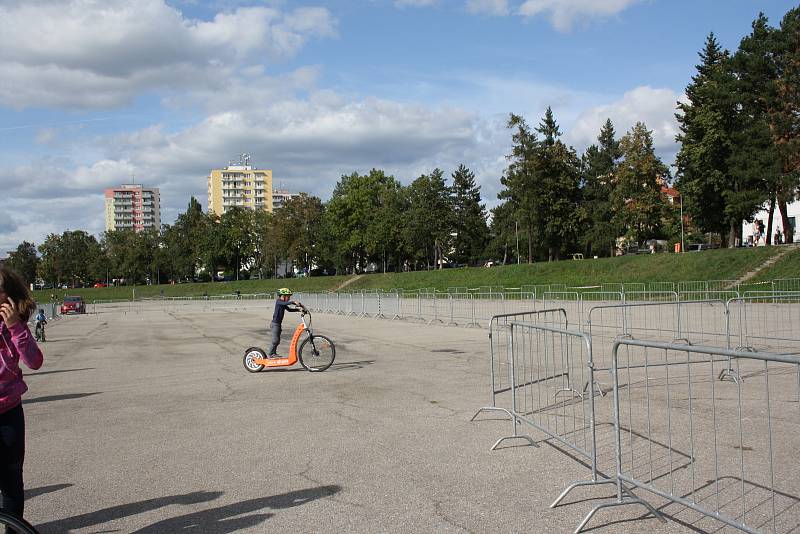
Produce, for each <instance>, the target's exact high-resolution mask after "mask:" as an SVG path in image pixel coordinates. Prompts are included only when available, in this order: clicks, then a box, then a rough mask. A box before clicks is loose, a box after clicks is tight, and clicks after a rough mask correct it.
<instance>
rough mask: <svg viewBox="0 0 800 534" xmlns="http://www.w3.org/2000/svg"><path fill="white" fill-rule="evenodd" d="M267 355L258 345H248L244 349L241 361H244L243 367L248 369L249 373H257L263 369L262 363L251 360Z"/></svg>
mask: <svg viewBox="0 0 800 534" xmlns="http://www.w3.org/2000/svg"><path fill="white" fill-rule="evenodd" d="M266 357H267V355H266V354H265V353H264V351H263V350H261V349H259V348H258V347H250V348H249V349H247V350H246V351H244V359H243V361H242V363H244V368H245V369H247V370H248V371H250V372H251V373H257V372H259V371H262V370H263V369H264V365H263V364H260V363H255V362H254V361H253V360H254V359H256V358H266Z"/></svg>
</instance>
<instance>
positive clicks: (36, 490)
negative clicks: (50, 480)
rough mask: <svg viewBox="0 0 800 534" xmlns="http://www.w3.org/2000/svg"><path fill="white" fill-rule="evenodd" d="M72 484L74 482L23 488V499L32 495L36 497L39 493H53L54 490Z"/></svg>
mask: <svg viewBox="0 0 800 534" xmlns="http://www.w3.org/2000/svg"><path fill="white" fill-rule="evenodd" d="M72 486H74V484H52V485H50V486H41V487H38V488H28V489H26V490H25V499H32V498H34V497H38V496H39V495H45V494H47V493H53V492H54V491H60V490H62V489H67V488H71V487H72Z"/></svg>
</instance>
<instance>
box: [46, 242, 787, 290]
mask: <svg viewBox="0 0 800 534" xmlns="http://www.w3.org/2000/svg"><path fill="white" fill-rule="evenodd" d="M775 252H776V249H775V248H772V247H760V248H750V249H738V250H708V251H703V252H692V253H687V254H654V255H641V256H623V257H621V258H607V259H597V260H582V261H572V260H567V261H560V262H553V263H536V264H533V265H507V266H505V267H492V268H488V269H487V268H483V267H469V268H463V269H445V270H442V271H417V272H412V273H387V274H371V275H365V276H362V277H360V278H359V279H357V280H356V281H355V282H353V283H352V284H350V285H349V286H348V287H347V289H348V290H359V289H391V288H406V289H419V288H430V287H435V288H436V289H439V290H442V291H444V290H446V289H447V288H448V287H467V288H476V287H481V286H494V287H521V286H523V285H536V284H549V283H562V284H566V285H568V286H580V285H596V284H599V283H601V282H651V281H672V282H677V281H684V280H731V279H737V278H738V277H740V276H741V275H743V274H744V273H746V272H748V271H749V270H751V269H752V268H754V267H756V266H758V265H760V264H761V263H762V262H763V261H765V260H766V259H767V258H769V257H770V256H772V255H773V254H775ZM797 277H800V250H797V251H793V252H792V253H790V254H788V255H787V256H786V257H784V258H782V259H781V260H780V261H778V262H777V263H776V264H775V265H774V266H773V267H772V268H771V269H769V270H768V271H765V272H763V273H760V276H759V279H764V280H767V279H769V280H771V279H773V278H797ZM347 279H348V277H345V276H322V277H314V278H299V279H292V280H243V281H240V282H217V283H213V284H212V283H206V284H178V285H174V286H171V285H160V286H137V287H136V297H137V298H146V297H158V296H160V295H161V294H162V293H161V292H162V291H163V295H164V296H165V297H180V296H200V295H202V294H203V293H204V292H208V294H209V295H220V294H227V295H230V294H232V293H234V292H235V291H236V290H237V289H238V290H239V291H241V292H242V293H243V294H248V293H270V292H274V291H275V290H276V289H277V288H279V287H283V286H289V287H291V288H292V289H294V290H295V291H328V290H332V289H334V288H336V287H338V286H339V285H340V284H342V282H344V281H345V280H347ZM52 292H53V291H51V290H45V291H37V292H36V298H37V299H40V302H48V301H49V299H50V293H52ZM55 293H56V296H57V298H58V299H59V300H61V298H62V297H63V296H64V295H65V294H78V295H83V297H84V298H85V299H86V300H87V301H90V302H91V301H93V300H106V299H129V298H130V297H131V294H132V290H131V288H130V287H121V288H98V289H68V290H58V291H55Z"/></svg>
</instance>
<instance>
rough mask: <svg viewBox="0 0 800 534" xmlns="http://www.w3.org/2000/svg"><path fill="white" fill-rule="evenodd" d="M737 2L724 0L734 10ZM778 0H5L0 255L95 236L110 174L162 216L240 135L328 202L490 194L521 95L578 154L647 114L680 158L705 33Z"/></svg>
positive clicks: (772, 14) (740, 23)
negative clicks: (681, 111)
mask: <svg viewBox="0 0 800 534" xmlns="http://www.w3.org/2000/svg"><path fill="white" fill-rule="evenodd" d="M723 6H724V7H723ZM796 6H797V4H796V2H789V1H783V0H763V1H761V2H756V1H753V0H727V1H726V2H724V3H723V2H719V1H712V0H695V1H693V2H689V1H683V0H672V1H667V0H395V1H393V0H364V1H344V0H337V1H333V2H317V3H314V2H290V1H274V2H270V1H247V2H245V1H226V0H208V1H201V0H171V1H170V0H167V1H166V2H165V1H164V0H138V1H135V2H134V1H122V0H105V1H101V0H97V1H95V0H5V1H4V2H2V3H0V30H1V31H0V35H2V36H3V37H2V39H3V41H4V46H2V47H0V190H2V194H0V255H3V254H4V253H5V252H6V251H8V250H13V249H15V248H16V246H17V245H18V244H19V243H20V242H22V241H23V240H27V241H32V242H34V243H35V244H37V245H39V244H41V242H42V241H43V239H44V237H45V236H46V235H47V234H48V233H61V232H62V231H64V230H66V229H70V230H75V229H83V230H86V231H88V232H90V233H92V234H95V235H98V236H99V234H100V233H101V232H102V231H103V197H102V191H103V189H104V188H105V187H110V186H113V185H117V184H119V183H122V182H124V181H128V180H130V179H131V177H132V176H135V179H136V181H137V182H139V183H144V184H147V185H150V186H154V187H159V188H161V193H162V210H163V213H162V218H163V222H164V223H171V222H172V221H173V220H174V217H175V216H176V215H177V214H178V213H179V212H181V211H183V210H185V207H186V205H187V204H188V201H189V197H190V196H192V195H194V196H196V197H197V198H198V199H199V200H200V201H201V202H202V203H203V204H204V205H205V203H206V193H205V191H206V183H205V176H206V175H207V172H208V170H210V169H211V168H218V167H219V166H220V165H224V164H225V163H226V162H227V161H229V160H231V159H234V158H236V156H237V155H238V154H240V153H242V152H248V153H250V154H251V155H252V160H253V162H254V164H256V165H257V166H259V167H261V168H269V169H272V170H273V177H274V181H275V185H276V186H277V185H279V184H281V183H282V184H283V185H285V187H287V188H288V189H290V190H293V191H306V192H308V193H310V194H313V195H317V196H319V197H320V198H322V199H323V200H327V199H328V198H329V196H330V193H331V191H332V189H333V187H334V185H335V184H336V182H337V180H338V179H339V178H340V177H341V175H342V174H349V173H351V172H353V171H358V172H366V171H368V170H369V169H370V168H373V167H377V168H382V169H384V170H386V171H388V172H390V173H392V174H394V175H395V176H396V177H397V178H398V179H399V180H401V181H402V182H403V183H409V182H411V181H412V180H413V179H414V178H416V177H417V176H419V175H420V174H421V173H425V172H429V171H430V170H432V169H433V168H435V167H439V168H442V169H443V170H444V171H445V172H446V173H448V174H449V173H450V172H452V171H453V170H454V169H455V168H456V166H457V165H458V164H460V163H463V164H465V165H467V166H468V167H470V168H471V169H472V170H473V171H474V172H475V173H476V175H477V179H478V181H479V183H480V184H481V186H482V193H483V197H484V200H485V202H486V203H487V205H489V206H493V205H495V204H496V203H497V193H498V191H499V189H500V184H499V180H500V176H501V175H502V172H503V170H504V168H505V163H506V161H505V158H504V156H505V154H507V153H508V151H509V141H510V136H509V132H508V131H507V130H506V128H505V121H506V119H507V117H508V114H509V113H511V112H514V113H519V114H522V115H524V116H525V117H526V119H527V120H528V122H529V123H531V124H536V123H538V121H539V119H540V117H541V116H542V114H543V112H544V110H545V108H546V107H547V106H548V105H549V106H552V107H553V110H554V112H555V115H556V119H557V120H558V121H559V123H560V125H561V129H562V132H563V133H564V138H565V140H566V141H567V142H568V143H570V144H572V145H573V146H575V148H576V149H577V150H578V151H579V152H581V151H583V150H584V149H585V148H586V146H587V145H588V144H590V143H591V142H592V141H593V140H594V138H595V137H596V136H597V133H598V130H599V127H600V124H601V123H602V122H603V121H605V118H606V117H610V118H611V119H612V120H613V121H614V124H615V126H616V129H617V133H618V135H619V136H621V135H623V134H624V133H625V131H627V130H628V129H629V128H630V127H631V126H632V125H633V124H634V123H635V122H636V121H637V120H641V121H644V122H645V123H646V124H647V125H648V127H649V128H650V129H652V130H653V135H654V139H655V144H656V148H657V150H658V153H659V155H660V156H661V157H662V158H663V159H664V161H665V163H668V164H670V163H672V162H673V160H674V155H675V152H676V150H677V146H676V145H675V143H674V135H675V133H676V131H677V126H676V124H675V120H674V117H673V114H674V107H675V102H676V101H677V100H678V99H680V98H682V94H683V91H684V89H685V87H686V85H687V83H688V82H689V80H690V78H691V76H692V74H693V73H694V66H695V64H696V63H697V61H698V58H697V52H698V51H699V50H700V49H701V47H702V46H703V43H704V40H705V37H706V35H707V34H708V33H709V32H710V31H714V32H715V34H716V35H717V36H718V38H719V40H720V42H721V43H722V44H723V46H725V47H727V48H730V49H734V50H735V48H736V47H737V45H738V43H739V40H740V39H741V38H742V37H743V36H745V35H746V34H747V33H748V32H749V30H750V23H751V22H752V20H753V19H754V18H755V16H756V15H757V13H758V11H759V10H761V11H764V12H765V13H766V14H767V15H768V17H769V18H770V21H771V22H772V23H773V24H774V25H777V24H779V22H780V18H781V17H782V15H783V14H784V13H785V12H786V11H787V10H789V9H791V8H793V7H796Z"/></svg>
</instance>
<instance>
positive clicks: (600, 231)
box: [580, 119, 621, 256]
mask: <svg viewBox="0 0 800 534" xmlns="http://www.w3.org/2000/svg"><path fill="white" fill-rule="evenodd" d="M620 156H621V152H620V149H619V141H617V140H616V139H615V132H614V125H613V124H612V123H611V119H606V122H605V124H604V125H603V128H602V129H601V130H600V135H599V136H598V137H597V144H593V145H591V146H590V147H589V148H587V149H586V153H585V154H584V155H583V158H582V161H581V165H582V168H583V172H582V175H583V176H582V181H583V183H582V186H583V187H582V190H581V206H582V209H581V214H582V216H583V217H582V219H583V220H582V223H583V224H582V231H581V232H580V235H581V244H582V245H583V247H584V251H585V253H586V255H587V256H592V255H594V254H600V255H603V256H605V255H613V254H614V247H615V245H616V237H617V236H618V235H619V229H618V228H617V226H616V224H614V222H613V209H612V202H611V197H612V194H613V192H614V179H613V178H614V170H615V169H616V165H617V161H618V160H619V158H620Z"/></svg>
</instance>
